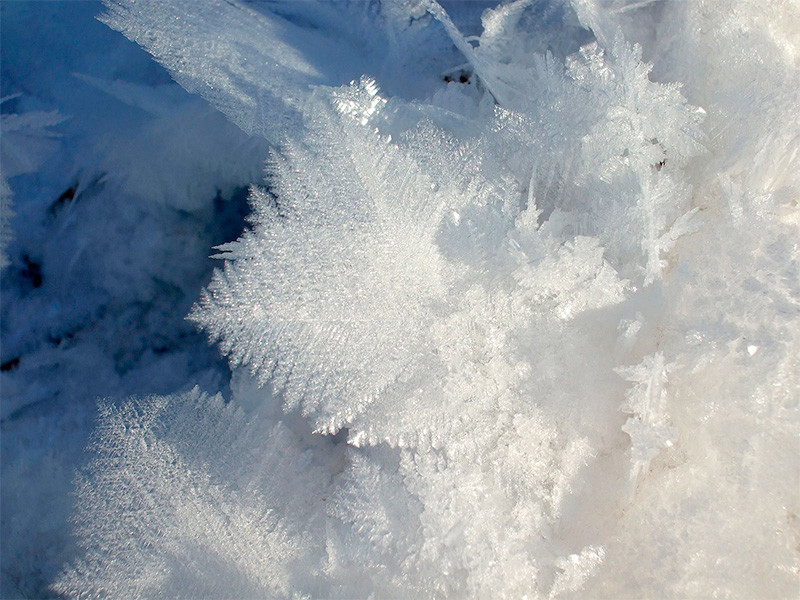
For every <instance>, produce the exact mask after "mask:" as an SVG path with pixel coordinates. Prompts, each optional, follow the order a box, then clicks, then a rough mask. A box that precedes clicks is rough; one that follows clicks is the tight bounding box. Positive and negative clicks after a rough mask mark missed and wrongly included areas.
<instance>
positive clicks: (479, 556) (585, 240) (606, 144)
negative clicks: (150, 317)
mask: <svg viewBox="0 0 800 600" xmlns="http://www.w3.org/2000/svg"><path fill="white" fill-rule="evenodd" d="M101 20H102V21H103V22H104V23H106V24H107V25H109V26H110V27H111V28H113V29H115V30H117V31H119V32H122V33H123V34H124V35H125V36H126V37H128V38H129V39H130V40H133V41H135V42H137V43H138V44H140V45H141V46H142V47H143V48H145V49H146V50H147V51H148V52H150V53H151V54H152V55H153V56H154V57H155V59H156V60H157V61H158V62H159V63H160V64H161V65H163V66H164V67H165V68H166V69H167V70H168V71H169V72H170V74H171V75H172V77H174V79H175V81H177V82H178V83H179V84H180V85H181V86H183V87H184V88H185V89H186V90H188V91H189V92H193V93H196V94H199V95H200V96H201V97H202V98H204V99H205V100H206V101H207V102H208V103H210V104H211V105H212V106H213V107H215V108H216V109H217V110H219V111H220V112H221V113H222V114H224V115H225V116H226V117H227V118H228V119H229V120H230V121H231V122H232V123H234V124H235V125H237V126H238V127H239V128H240V129H241V130H242V131H243V132H245V133H246V134H247V136H244V134H241V133H240V134H238V135H240V137H236V136H234V135H232V134H231V133H229V132H227V130H224V128H225V127H227V126H228V125H227V124H225V123H222V122H220V120H218V115H216V113H214V114H211V113H209V112H208V109H206V108H205V105H200V104H195V103H192V102H190V101H189V100H184V101H183V102H184V104H185V105H180V106H179V108H178V109H175V110H178V111H180V115H181V116H180V117H178V116H177V113H173V112H169V111H167V109H165V108H164V107H163V106H162V105H161V104H159V103H157V102H155V101H153V100H152V99H151V96H152V93H151V92H149V91H148V90H144V89H141V87H136V86H134V85H131V84H126V83H125V82H122V81H113V82H109V81H105V80H101V79H98V78H95V77H93V76H89V75H85V76H82V81H84V82H86V83H87V85H91V86H93V87H94V88H96V89H99V90H102V91H103V92H104V93H105V94H108V95H111V96H113V97H116V98H119V99H120V100H122V101H124V102H129V103H134V104H136V105H137V106H139V107H141V108H144V109H145V110H147V111H149V114H152V115H155V117H154V118H153V119H152V120H151V121H149V123H151V125H150V128H149V129H147V130H146V131H145V132H144V133H142V134H141V136H140V137H139V138H137V140H136V142H135V143H136V144H137V145H139V149H133V150H130V152H131V156H134V157H138V158H139V159H141V160H144V157H146V156H147V155H148V153H147V152H146V151H144V150H143V149H144V148H152V152H153V153H155V156H154V157H153V158H154V160H155V161H158V162H162V163H165V164H167V165H169V164H175V165H186V164H193V163H192V160H191V158H190V156H194V155H193V154H192V151H191V150H190V149H188V148H187V147H186V146H185V144H187V143H188V144H193V143H194V140H186V139H184V138H183V137H182V135H181V127H180V123H181V119H187V120H192V121H195V120H197V119H200V120H202V119H206V120H207V121H208V125H207V126H205V125H204V126H202V127H199V128H197V129H198V130H200V131H204V132H206V134H207V135H208V138H209V139H210V140H215V139H220V140H224V142H220V145H219V146H218V147H217V148H216V151H215V152H214V153H213V154H212V153H210V152H209V153H208V155H207V156H206V158H207V161H208V162H207V163H203V164H201V165H200V166H193V168H192V169H187V168H185V167H176V168H169V167H166V168H164V167H162V168H161V169H160V170H157V171H156V172H154V173H152V174H150V175H149V176H146V177H145V176H143V175H142V171H143V170H145V169H146V168H147V167H146V166H145V165H144V164H143V163H138V162H136V161H135V160H134V161H133V162H132V161H131V159H129V158H127V155H126V154H124V153H121V154H114V152H111V153H110V154H109V156H108V158H107V162H106V163H105V164H106V166H105V168H106V169H107V171H108V172H109V173H122V174H123V175H117V178H118V180H119V183H118V185H119V189H120V190H125V193H128V194H131V195H132V196H135V197H147V198H148V199H149V200H148V201H149V202H153V201H156V205H157V206H159V207H161V209H159V210H161V211H162V212H163V210H164V207H165V206H166V207H169V208H171V209H172V210H173V212H172V213H170V214H175V211H178V212H180V214H188V215H189V216H191V215H201V214H205V215H206V217H205V218H207V219H208V218H209V217H208V216H207V215H208V214H209V208H208V206H206V205H204V204H203V203H202V202H201V200H200V199H202V198H204V197H207V196H208V195H209V194H208V193H206V194H205V196H204V191H203V190H208V189H213V187H214V186H215V185H216V186H218V187H220V188H225V187H226V186H227V187H228V188H230V187H233V186H234V185H235V184H236V183H237V182H241V181H242V180H243V179H247V176H248V174H250V173H251V172H252V169H251V168H250V167H249V166H248V165H250V164H252V161H253V160H256V159H257V160H258V161H259V162H261V160H262V159H263V158H264V153H263V152H262V149H263V148H264V147H266V145H267V144H268V145H269V147H270V151H269V156H268V158H266V161H265V163H264V164H265V166H264V172H263V179H261V180H260V181H259V180H258V178H257V177H255V176H250V179H249V182H250V183H251V187H250V191H249V198H248V200H249V204H250V214H249V216H248V217H247V219H248V220H247V225H246V227H245V230H244V231H243V232H242V233H241V234H240V237H239V238H238V239H236V240H235V241H230V240H228V241H227V243H223V244H221V245H218V246H216V251H217V254H216V255H215V258H217V259H221V260H222V261H223V262H222V263H221V266H220V267H219V268H217V269H216V270H215V271H214V273H213V276H212V277H211V279H210V281H209V282H208V284H207V285H206V286H205V288H204V289H203V291H202V293H201V294H200V295H199V297H198V298H197V301H196V302H195V303H194V305H193V307H192V308H191V309H190V310H188V311H185V312H183V313H182V314H181V315H180V316H181V317H182V316H184V315H185V314H187V312H188V320H189V321H190V322H191V323H192V324H194V326H197V327H199V328H200V329H201V330H203V331H204V332H205V333H206V334H207V335H208V336H209V338H210V340H211V342H212V343H214V344H216V345H217V347H218V348H219V350H220V351H221V352H222V353H223V354H224V355H225V356H227V358H228V359H229V364H230V367H231V371H232V377H231V379H230V383H229V385H228V384H222V383H221V382H219V381H218V379H213V378H210V377H209V376H208V375H207V374H206V375H205V376H204V375H203V371H202V370H201V369H199V368H197V369H196V370H195V371H189V372H187V381H184V382H183V383H184V387H183V388H181V389H180V390H179V391H177V392H176V393H173V394H169V395H151V396H146V397H141V396H139V397H132V398H131V399H129V400H126V401H120V399H114V398H111V397H109V398H108V399H106V400H104V401H103V402H102V403H101V406H100V414H99V418H98V424H97V428H96V430H95V433H94V435H93V440H94V441H93V443H92V447H91V452H92V454H91V458H90V459H89V460H88V462H87V464H86V465H85V467H83V468H82V469H81V470H80V473H79V475H78V478H77V480H76V483H75V485H76V488H77V492H76V498H77V500H76V506H75V509H74V513H73V517H72V519H73V523H74V526H75V534H76V535H77V538H78V543H79V547H80V549H79V550H78V551H76V552H75V553H74V555H73V556H71V557H69V559H68V560H66V561H65V564H64V565H62V566H61V567H60V571H59V574H58V575H57V576H56V577H55V581H54V582H53V583H52V587H51V588H50V589H51V590H52V591H53V592H55V593H59V594H62V595H64V596H66V597H119V598H122V597H170V598H172V597H175V598H178V597H185V598H198V597H208V598H212V597H220V598H222V597H242V598H245V597H248V598H249V597H310V598H312V597H324V598H336V597H338V598H366V597H375V598H384V597H392V598H396V597H456V598H463V597H476V598H501V597H507V598H523V597H524V598H541V599H545V598H549V599H554V598H628V597H668V598H708V597H741V598H782V597H794V596H796V594H797V591H798V586H800V519H798V514H800V493H799V492H798V490H800V453H798V451H799V450H800V444H799V442H800V437H798V435H800V246H798V244H800V207H799V206H798V199H799V198H800V121H798V120H797V116H796V113H797V108H798V106H800V9H798V6H797V5H796V4H795V3H794V2H793V1H791V0H785V1H780V0H776V1H775V2H771V3H769V4H768V5H764V4H763V3H761V2H755V1H752V2H751V1H749V0H748V1H745V2H742V1H741V0H738V1H737V2H735V3H731V2H730V1H729V0H706V1H703V2H684V1H682V0H655V1H652V2H648V1H646V2H638V1H628V0H573V1H572V2H562V1H558V0H513V1H507V2H503V3H500V4H497V5H489V6H483V5H479V4H477V3H460V2H452V3H448V2H441V3H437V2H436V0H382V1H377V0H376V1H374V2H369V3H367V2H361V1H359V0H354V1H353V2H342V3H340V4H336V5H333V4H330V3H327V2H293V1H289V0H286V1H283V0H277V1H276V2H272V3H267V4H261V3H248V2H239V1H224V2H221V1H217V0H198V1H196V2H192V3H183V2H178V1H175V2H166V1H165V2H157V3H150V2H135V1H134V0H121V1H117V0H114V1H112V0H107V2H106V12H105V13H104V15H103V16H102V17H101ZM164 85H167V84H164ZM4 118H5V115H4ZM10 118H11V117H9V119H10ZM14 118H16V119H19V120H18V121H14V122H13V123H12V122H11V121H9V123H8V124H7V123H6V121H5V120H4V121H3V127H4V135H7V132H10V131H18V130H21V128H23V127H39V128H42V130H43V131H45V130H47V128H49V127H51V126H53V125H54V124H57V123H58V122H59V119H60V118H61V117H60V116H58V115H52V114H42V113H28V114H27V116H25V115H20V116H15V117H14ZM166 124H171V125H172V124H174V127H169V126H167V125H166ZM248 136H249V137H248ZM41 137H42V136H40V138H41ZM115 152H121V151H119V150H116V151H115ZM4 157H5V154H4ZM4 160H5V158H4ZM240 160H241V161H250V162H246V163H244V166H243V164H242V163H240V162H238V161H240ZM170 161H172V163H171V162H170ZM19 162H20V163H22V162H24V161H23V160H22V159H20V161H19ZM154 168H155V167H154ZM10 175H13V173H12V174H7V173H6V174H4V176H5V177H9V176H10ZM6 189H7V188H6V186H5V184H4V187H3V202H4V204H3V211H6V208H5V206H6V198H7V197H8V195H9V194H8V193H7V192H6ZM142 210H145V211H146V213H147V215H148V218H154V217H153V216H149V215H151V214H152V215H156V216H157V215H158V214H162V213H161V212H156V211H155V209H153V208H148V209H142ZM204 211H205V212H204ZM5 214H6V213H5V212H4V215H5ZM3 218H4V221H3V223H4V224H5V222H6V221H5V219H6V217H5V216H4V217H3ZM198 218H200V217H198ZM191 223H192V221H191V220H190V219H188V218H187V220H186V221H185V225H181V227H180V229H181V230H185V228H186V227H189V226H190V225H191ZM4 231H5V230H4ZM185 235H186V236H187V239H192V241H191V242H187V245H188V248H184V249H183V250H181V252H182V253H184V254H188V253H189V252H190V251H191V252H195V251H198V248H197V246H198V245H201V244H202V243H204V242H207V240H208V239H209V235H208V232H207V231H206V232H198V234H197V235H196V236H195V237H194V238H192V234H191V232H186V233H185ZM5 236H6V234H5V233H3V239H4V240H5ZM198 240H199V241H198ZM4 243H5V242H4ZM106 243H109V242H106ZM154 254H155V253H154ZM182 255H183V254H182ZM156 259H157V257H156V256H153V260H156ZM151 268H152V267H148V269H151ZM168 277H169V274H168V273H165V274H164V278H168ZM198 277H199V276H194V279H192V281H196V280H197V279H198ZM188 280H189V279H188V278H186V279H185V281H188ZM172 285H173V286H180V285H182V284H181V283H179V282H175V283H174V284H172ZM151 293H152V294H158V293H159V292H158V291H153V292H151ZM187 293H188V292H187ZM192 343H195V344H196V343H198V342H197V341H196V340H193V341H192ZM201 343H202V342H201ZM192 377H195V378H197V381H192V379H191V378H192ZM194 383H197V384H198V385H199V387H193V388H192V386H193V385H194ZM175 389H178V388H177V387H176V388H175Z"/></svg>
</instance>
